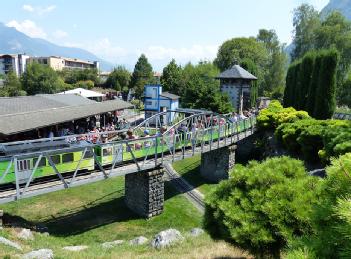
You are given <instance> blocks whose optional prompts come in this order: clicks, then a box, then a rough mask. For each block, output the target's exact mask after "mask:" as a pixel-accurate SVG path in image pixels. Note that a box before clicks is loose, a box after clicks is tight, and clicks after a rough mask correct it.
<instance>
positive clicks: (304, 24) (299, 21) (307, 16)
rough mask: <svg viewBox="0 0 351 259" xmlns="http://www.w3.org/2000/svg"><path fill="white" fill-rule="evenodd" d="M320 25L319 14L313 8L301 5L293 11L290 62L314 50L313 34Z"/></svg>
mask: <svg viewBox="0 0 351 259" xmlns="http://www.w3.org/2000/svg"><path fill="white" fill-rule="evenodd" d="M320 24H321V22H320V18H319V13H318V11H317V10H316V9H314V7H313V6H311V5H308V4H302V5H300V6H299V7H298V8H296V9H295V10H294V17H293V26H294V38H293V46H294V49H293V51H292V53H291V58H292V60H296V59H299V58H301V57H303V56H304V55H305V54H306V53H307V52H308V51H310V50H313V49H314V40H315V34H316V30H317V29H318V28H319V27H320Z"/></svg>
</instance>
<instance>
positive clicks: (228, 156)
mask: <svg viewBox="0 0 351 259" xmlns="http://www.w3.org/2000/svg"><path fill="white" fill-rule="evenodd" d="M235 149H236V146H235V145H231V146H227V147H222V148H219V149H215V150H211V151H208V152H205V153H202V154H201V166H200V173H201V175H202V177H204V178H205V179H206V180H208V181H209V182H213V183H218V182H219V181H221V180H224V179H228V177H229V170H230V169H231V168H232V167H233V166H234V164H235Z"/></svg>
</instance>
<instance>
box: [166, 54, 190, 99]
mask: <svg viewBox="0 0 351 259" xmlns="http://www.w3.org/2000/svg"><path fill="white" fill-rule="evenodd" d="M161 84H162V87H163V90H164V91H169V92H171V93H174V94H177V95H179V96H181V95H183V93H184V90H185V89H184V87H185V86H184V80H183V70H182V67H181V66H179V65H177V63H176V61H175V60H174V59H172V61H171V62H170V63H169V64H168V65H167V66H166V67H164V68H163V72H162V76H161Z"/></svg>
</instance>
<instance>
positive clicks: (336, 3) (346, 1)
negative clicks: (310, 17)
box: [321, 0, 351, 20]
mask: <svg viewBox="0 0 351 259" xmlns="http://www.w3.org/2000/svg"><path fill="white" fill-rule="evenodd" d="M332 11H339V12H340V13H342V14H343V15H344V16H345V17H346V18H347V19H349V20H351V0H330V1H329V3H328V4H327V5H326V6H325V7H324V8H323V9H322V11H321V15H322V17H326V16H327V15H328V14H329V13H330V12H332Z"/></svg>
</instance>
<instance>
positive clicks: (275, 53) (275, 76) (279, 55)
mask: <svg viewBox="0 0 351 259" xmlns="http://www.w3.org/2000/svg"><path fill="white" fill-rule="evenodd" d="M257 41H258V42H262V43H263V44H264V46H265V47H266V49H267V52H268V64H267V66H266V70H267V71H266V72H265V75H264V81H263V85H262V90H263V91H262V92H263V94H264V95H265V96H267V95H268V96H270V95H272V94H273V93H277V94H278V93H279V91H280V92H281V91H282V89H283V87H284V85H285V74H286V67H287V56H286V54H285V52H284V48H285V46H284V45H282V44H280V42H279V39H278V36H277V34H276V32H275V31H274V30H266V29H261V30H259V33H258V36H257ZM256 74H257V72H256ZM281 96H282V92H281Z"/></svg>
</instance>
